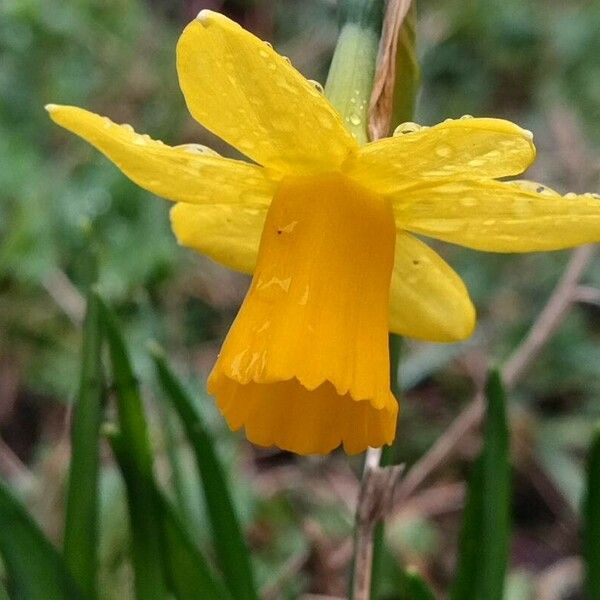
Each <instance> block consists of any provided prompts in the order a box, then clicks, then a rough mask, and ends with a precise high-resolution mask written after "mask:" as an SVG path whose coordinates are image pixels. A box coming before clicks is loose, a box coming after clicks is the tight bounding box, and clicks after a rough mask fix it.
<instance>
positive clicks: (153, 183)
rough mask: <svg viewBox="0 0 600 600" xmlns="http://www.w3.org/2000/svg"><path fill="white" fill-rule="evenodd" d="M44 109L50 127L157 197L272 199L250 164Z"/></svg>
mask: <svg viewBox="0 0 600 600" xmlns="http://www.w3.org/2000/svg"><path fill="white" fill-rule="evenodd" d="M46 108H47V110H48V112H49V113H50V117H51V118H52V120H53V121H54V122H55V123H58V125H61V126H62V127H64V128H65V129H68V130H69V131H71V132H73V133H75V134H76V135H78V136H80V137H82V138H83V139H84V140H86V141H87V142H89V143H90V144H91V145H92V146H94V147H95V148H97V149H98V150H100V152H102V153H103V154H104V155H105V156H106V157H107V158H109V159H110V160H111V161H112V162H114V163H115V165H117V167H119V169H121V171H123V173H124V174H125V175H127V177H129V178H130V179H131V180H132V181H134V182H135V183H137V184H138V185H139V186H140V187H143V188H144V189H146V190H148V191H150V192H152V193H153V194H156V195H157V196H162V197H163V198H167V199H168V200H174V201H177V202H191V203H194V204H203V203H210V204H215V203H219V204H226V203H244V202H249V203H254V204H256V203H264V204H268V203H269V201H270V199H271V196H272V195H273V189H274V187H275V183H274V182H272V181H270V180H269V179H267V178H266V177H265V174H264V169H261V168H260V167H258V166H256V165H251V164H248V163H245V162H241V161H238V160H230V159H227V158H222V157H220V156H216V155H215V153H201V152H200V151H199V149H200V148H201V147H200V146H194V145H190V144H188V145H186V146H181V147H179V148H177V147H175V148H173V147H171V146H167V145H166V144H163V143H162V142H160V141H158V140H153V139H151V138H150V137H149V136H147V135H140V134H138V133H136V132H135V131H134V130H133V129H132V127H131V126H129V125H117V124H116V123H113V122H112V121H111V120H110V119H108V118H107V117H101V116H100V115H96V114H94V113H92V112H89V111H87V110H84V109H82V108H77V107H75V106H58V105H56V104H49V105H48V106H47V107H46Z"/></svg>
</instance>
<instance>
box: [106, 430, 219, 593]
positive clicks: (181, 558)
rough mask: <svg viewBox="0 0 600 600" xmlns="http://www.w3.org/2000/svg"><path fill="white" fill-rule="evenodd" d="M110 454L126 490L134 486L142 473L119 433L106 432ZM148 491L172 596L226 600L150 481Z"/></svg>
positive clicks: (165, 501)
mask: <svg viewBox="0 0 600 600" xmlns="http://www.w3.org/2000/svg"><path fill="white" fill-rule="evenodd" d="M109 441H110V444H111V447H112V449H113V453H114V455H115V457H116V459H117V462H118V463H119V468H120V469H121V472H122V473H123V478H124V479H125V483H126V486H127V488H128V489H132V488H134V486H136V485H138V483H139V480H140V478H141V477H142V475H141V474H140V473H136V471H137V468H138V467H137V465H136V464H135V462H134V461H132V460H130V459H129V457H128V456H127V448H126V443H125V440H124V439H123V435H122V434H120V433H113V434H111V435H109ZM148 491H149V492H150V494H151V495H152V497H153V498H154V500H155V505H156V507H157V508H158V512H157V514H156V517H157V521H156V523H157V524H158V525H159V526H160V528H161V533H162V538H161V540H162V554H163V557H164V564H165V571H166V573H167V578H168V585H169V588H170V590H171V591H172V593H173V594H174V596H175V597H176V598H180V599H181V600H186V599H187V598H214V599H215V600H216V599H219V600H221V599H222V600H229V598H230V595H229V593H228V591H227V590H226V589H225V587H224V585H223V584H222V583H221V582H220V581H219V580H218V579H217V578H216V577H215V576H214V574H213V572H212V570H211V568H210V566H209V564H208V562H207V561H206V559H205V558H204V556H203V555H202V554H201V553H200V551H199V550H198V548H197V547H196V546H195V545H194V543H193V542H192V540H191V538H190V537H189V534H188V533H187V532H186V530H185V529H184V527H183V526H182V524H181V522H180V521H179V518H178V517H177V515H176V513H175V511H174V509H173V507H172V506H171V505H170V504H169V502H168V500H167V499H166V498H165V497H164V495H163V494H162V493H161V492H160V490H159V489H158V488H157V487H156V484H155V482H154V481H153V482H151V483H150V484H149V486H148Z"/></svg>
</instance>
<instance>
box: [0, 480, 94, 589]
mask: <svg viewBox="0 0 600 600" xmlns="http://www.w3.org/2000/svg"><path fill="white" fill-rule="evenodd" d="M0 552H1V553H2V558H3V560H4V564H5V566H6V571H7V574H8V578H9V582H10V586H11V597H12V598H15V599H23V600H47V599H48V598H53V599H54V598H55V599H56V600H80V599H81V598H83V597H84V596H83V595H82V594H81V591H80V590H79V589H78V588H77V585H76V584H75V581H74V580H73V578H72V576H71V574H70V573H69V571H68V569H67V566H66V565H65V563H64V561H63V559H62V557H61V556H60V554H59V553H58V551H57V550H56V549H55V548H54V546H52V544H51V543H50V542H49V541H48V539H47V538H46V536H45V535H44V534H43V533H42V531H41V530H40V528H39V527H38V526H37V524H36V523H35V522H34V521H33V519H32V518H31V517H30V516H29V514H28V513H27V511H26V510H25V508H24V507H23V506H22V505H21V504H20V503H19V502H18V501H17V500H16V499H15V498H14V497H13V496H12V494H11V493H10V491H9V490H8V488H7V487H6V485H5V484H4V483H1V482H0Z"/></svg>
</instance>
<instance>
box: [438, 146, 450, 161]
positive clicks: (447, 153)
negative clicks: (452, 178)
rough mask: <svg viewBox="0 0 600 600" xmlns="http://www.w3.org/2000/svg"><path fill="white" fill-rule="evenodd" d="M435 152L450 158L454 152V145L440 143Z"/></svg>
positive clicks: (442, 156)
mask: <svg viewBox="0 0 600 600" xmlns="http://www.w3.org/2000/svg"><path fill="white" fill-rule="evenodd" d="M435 153H436V154H437V155H438V156H439V157H441V158H448V157H449V156H450V155H451V154H452V146H448V145H447V144H440V145H439V146H437V147H436V149H435Z"/></svg>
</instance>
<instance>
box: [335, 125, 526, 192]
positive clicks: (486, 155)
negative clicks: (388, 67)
mask: <svg viewBox="0 0 600 600" xmlns="http://www.w3.org/2000/svg"><path fill="white" fill-rule="evenodd" d="M534 158H535V147H534V145H533V141H532V135H531V132H529V131H526V130H524V129H521V128H520V127H519V126H517V125H515V124H513V123H511V122H510V121H503V120H501V119H457V120H448V121H444V122H443V123H440V124H439V125H436V126H434V127H427V128H420V129H418V130H416V131H413V132H411V133H406V134H400V135H397V136H395V137H391V138H385V139H383V140H380V141H377V142H373V143H371V144H367V145H366V146H364V147H363V148H361V150H360V151H359V153H358V154H357V155H356V156H355V157H354V158H352V159H350V160H349V161H348V164H347V166H346V169H347V173H348V175H349V176H350V177H352V178H353V179H355V180H357V181H359V182H360V183H361V184H362V185H364V186H367V187H370V188H371V189H373V190H376V191H378V192H380V193H385V194H387V193H393V192H399V191H400V190H402V189H404V188H407V187H408V188H410V187H411V186H412V185H414V184H415V183H416V182H415V180H427V179H431V178H434V179H439V178H440V177H444V178H448V177H452V176H453V175H455V176H457V177H461V178H475V179H481V178H486V177H506V176H509V175H517V174H519V173H522V172H523V171H524V170H525V169H526V168H527V167H528V166H529V165H530V164H531V163H532V162H533V160H534Z"/></svg>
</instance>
